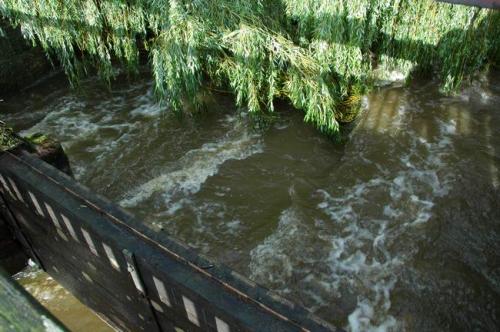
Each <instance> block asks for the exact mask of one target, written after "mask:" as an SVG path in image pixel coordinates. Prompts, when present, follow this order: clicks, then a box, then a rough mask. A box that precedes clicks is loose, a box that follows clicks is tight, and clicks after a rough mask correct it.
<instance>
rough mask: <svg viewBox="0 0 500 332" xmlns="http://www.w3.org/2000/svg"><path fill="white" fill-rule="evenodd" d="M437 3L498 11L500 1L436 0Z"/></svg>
mask: <svg viewBox="0 0 500 332" xmlns="http://www.w3.org/2000/svg"><path fill="white" fill-rule="evenodd" d="M437 1H439V2H448V3H453V4H457V5H466V6H474V7H481V8H493V9H500V0H437Z"/></svg>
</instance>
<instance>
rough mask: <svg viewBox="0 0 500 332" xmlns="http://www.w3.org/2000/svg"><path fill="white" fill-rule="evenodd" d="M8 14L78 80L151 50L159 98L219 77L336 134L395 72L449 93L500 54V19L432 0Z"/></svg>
mask: <svg viewBox="0 0 500 332" xmlns="http://www.w3.org/2000/svg"><path fill="white" fill-rule="evenodd" d="M0 13H1V15H3V16H4V17H5V18H7V19H8V20H9V21H10V22H11V23H12V24H13V25H16V26H17V25H19V26H21V29H22V32H23V34H24V36H25V37H26V38H28V39H30V40H32V41H33V43H36V44H39V45H41V47H42V48H43V49H44V50H45V51H46V52H47V54H49V56H50V57H51V58H55V59H57V60H58V62H59V63H60V64H61V65H62V67H63V68H64V70H65V72H66V73H67V75H68V76H69V77H70V79H71V81H72V82H75V81H77V80H78V78H79V77H81V76H82V75H84V74H85V73H87V71H88V69H89V68H91V67H95V68H97V70H98V72H99V73H100V75H101V76H102V77H103V78H104V79H107V80H110V79H111V78H112V76H113V72H114V71H113V70H112V69H113V61H114V60H118V61H120V62H122V63H123V64H124V65H125V66H126V68H129V69H130V70H134V69H135V68H137V66H138V62H139V53H140V50H142V49H144V50H146V51H147V52H148V54H149V58H150V65H151V67H152V72H153V74H154V78H155V82H156V85H155V86H156V91H157V93H158V95H159V96H160V98H162V99H163V100H165V101H167V102H168V103H169V105H170V106H171V108H172V109H174V110H181V109H182V102H183V100H189V101H190V102H191V103H194V104H195V105H197V106H199V104H200V102H198V98H197V96H198V95H199V92H200V91H201V90H202V89H203V86H204V85H205V84H207V82H210V84H215V85H217V86H221V87H228V88H230V89H231V91H232V92H234V94H235V96H236V101H237V103H238V104H239V105H242V106H246V108H247V109H248V111H249V112H250V113H252V114H263V113H264V114H265V113H272V112H273V111H274V108H273V101H274V100H276V99H277V98H280V99H286V100H288V101H289V102H291V103H292V104H293V105H294V106H295V107H296V108H298V109H301V110H303V111H304V113H305V121H307V122H309V123H312V124H314V125H315V126H316V127H318V128H319V129H320V130H322V131H325V132H327V133H332V134H335V133H337V132H338V130H339V121H344V120H346V118H347V117H348V114H349V107H346V105H350V104H352V102H353V96H355V95H356V94H357V93H359V92H360V91H362V90H363V88H364V87H365V86H368V85H370V83H371V82H372V81H373V80H374V79H376V78H377V77H384V76H388V75H389V74H390V73H391V72H394V71H397V72H400V73H402V74H403V75H404V77H406V78H409V77H411V75H412V73H415V72H427V73H433V74H435V75H438V76H439V78H440V79H441V81H442V87H443V90H444V91H453V90H454V89H457V88H458V87H459V86H460V84H461V83H462V81H463V80H464V79H468V78H469V77H470V76H471V75H472V74H473V73H475V72H477V71H478V70H480V69H482V68H484V66H485V65H486V64H487V63H488V61H489V60H492V59H497V60H496V61H498V58H499V56H498V54H499V50H500V46H499V44H500V24H499V22H500V19H499V17H500V14H498V13H495V12H493V11H490V10H484V9H483V10H480V9H477V8H470V7H464V6H456V5H450V4H442V3H436V2H434V1H431V0H419V1H415V0H338V1H333V0H269V1H264V0H254V1H251V0H127V1H125V0H79V1H74V0H0Z"/></svg>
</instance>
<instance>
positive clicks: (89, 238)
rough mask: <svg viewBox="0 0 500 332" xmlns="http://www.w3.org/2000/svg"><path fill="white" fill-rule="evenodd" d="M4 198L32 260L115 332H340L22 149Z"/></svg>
mask: <svg viewBox="0 0 500 332" xmlns="http://www.w3.org/2000/svg"><path fill="white" fill-rule="evenodd" d="M0 196H1V201H2V202H1V203H2V207H1V208H0V210H1V211H0V212H1V214H2V217H3V219H4V220H6V221H7V223H8V225H9V226H10V228H11V229H12V230H13V232H14V233H15V235H16V237H17V239H18V240H19V241H20V242H21V244H22V246H23V247H24V250H25V251H26V252H27V253H28V254H29V256H31V258H32V259H33V260H35V261H36V262H37V263H38V264H39V265H40V266H41V267H42V268H43V269H44V270H45V271H46V272H48V273H49V274H50V275H51V276H52V277H53V278H54V279H55V280H57V281H58V282H59V283H61V284H62V285H63V286H64V287H66V288H67V289H68V290H69V291H70V292H71V293H73V294H74V295H75V296H76V297H77V298H78V299H79V300H80V301H81V302H83V303H84V304H86V305H87V306H88V307H90V308H91V309H93V310H94V311H95V312H96V313H97V314H98V315H99V316H101V317H102V318H103V319H104V320H105V321H107V322H108V323H109V324H110V325H112V326H113V327H115V328H116V329H118V330H123V331H148V332H150V331H152V332H156V331H158V332H164V331H179V330H181V331H217V332H229V331H231V332H233V331H259V332H260V331H262V332H264V331H273V332H276V331H338V329H336V328H335V327H334V326H331V325H329V324H328V323H326V322H324V321H321V320H320V319H318V318H316V317H315V316H314V315H313V314H312V313H310V312H309V311H307V310H306V309H304V308H303V307H301V306H299V305H296V304H294V303H291V302H289V301H287V300H285V299H283V298H281V297H279V296H277V295H276V294H274V293H273V292H271V291H269V290H267V289H265V288H263V287H260V286H258V285H256V284H254V283H253V282H251V281H249V280H247V279H246V278H244V277H242V276H241V275H239V274H237V273H236V272H234V271H232V270H231V269H229V268H227V267H225V266H223V265H218V264H215V263H213V262H211V261H210V260H208V259H206V258H204V257H201V256H200V255H198V254H197V253H196V252H194V251H193V249H191V248H190V247H188V246H187V245H185V244H183V243H181V242H180V241H177V240H176V239H174V238H172V237H169V236H167V235H165V234H157V233H155V232H153V231H152V230H150V229H148V228H147V227H146V226H145V225H144V224H142V223H141V222H140V221H138V220H136V219H135V218H134V217H133V216H132V215H130V214H129V213H127V212H125V211H124V210H122V209H120V208H119V207H118V206H117V205H115V204H113V203H111V202H109V201H108V200H106V199H105V198H102V197H99V196H98V195H96V194H94V193H92V192H91V191H90V190H89V189H87V188H85V187H84V186H82V185H80V184H78V183H77V182H76V181H74V180H73V179H72V178H71V177H69V176H68V175H66V174H65V173H63V172H61V171H59V170H58V169H56V168H54V167H52V166H51V165H49V164H47V163H45V162H44V161H42V160H40V159H38V158H36V157H35V156H34V155H32V154H30V153H28V152H26V151H25V150H24V149H16V150H11V151H4V152H2V153H1V154H0Z"/></svg>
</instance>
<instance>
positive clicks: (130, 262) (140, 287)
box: [122, 249, 163, 332]
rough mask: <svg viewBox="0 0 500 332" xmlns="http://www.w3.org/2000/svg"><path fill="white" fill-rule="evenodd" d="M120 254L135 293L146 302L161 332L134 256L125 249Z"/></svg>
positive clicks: (161, 330) (160, 331) (160, 330)
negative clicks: (123, 258) (123, 257)
mask: <svg viewBox="0 0 500 332" xmlns="http://www.w3.org/2000/svg"><path fill="white" fill-rule="evenodd" d="M122 253H123V255H124V256H125V261H126V262H127V271H128V272H129V273H130V276H131V277H132V281H133V282H134V285H135V288H136V289H137V292H138V293H139V295H140V296H141V298H142V299H143V300H144V301H145V302H147V305H148V307H149V311H150V312H151V316H152V317H153V320H154V321H155V323H156V326H157V328H158V331H159V332H163V329H162V328H161V325H160V322H159V321H158V316H157V315H156V312H155V309H154V307H153V304H152V303H151V300H150V298H149V296H148V293H147V290H146V287H145V285H144V282H143V281H142V276H141V272H140V270H139V267H138V266H137V262H136V260H135V257H134V254H133V253H131V252H130V251H129V250H127V249H123V251H122Z"/></svg>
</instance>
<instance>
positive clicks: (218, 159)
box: [120, 118, 263, 214]
mask: <svg viewBox="0 0 500 332" xmlns="http://www.w3.org/2000/svg"><path fill="white" fill-rule="evenodd" d="M229 120H231V118H229ZM262 151H263V144H262V142H261V141H260V139H259V138H258V136H256V135H251V134H249V133H248V132H247V131H246V129H244V128H241V127H237V128H236V129H233V131H232V132H230V133H228V135H225V136H224V137H222V138H221V139H219V140H217V141H216V142H214V143H206V144H203V146H202V147H201V148H199V149H194V150H191V151H189V152H187V153H186V154H185V155H184V156H183V157H182V158H181V159H180V160H178V161H177V162H175V164H174V165H173V166H171V167H170V168H169V169H167V170H166V171H165V172H164V173H163V174H161V175H159V176H157V177H156V178H153V179H151V180H149V181H148V182H146V183H144V184H142V185H140V186H139V187H137V188H136V189H134V190H132V191H130V192H129V193H128V194H127V195H126V197H125V198H124V199H123V200H122V201H121V202H120V205H122V206H124V207H133V206H136V205H137V204H139V203H141V202H143V201H144V200H147V199H149V198H150V197H151V196H152V195H154V194H155V193H162V194H163V196H164V199H165V203H166V205H167V208H168V209H169V210H168V211H169V213H171V214H173V213H175V212H176V211H178V210H179V209H180V208H182V206H183V204H184V203H186V200H185V198H186V197H188V196H190V195H193V194H195V193H197V192H198V191H199V190H200V189H201V186H202V185H203V183H205V181H206V180H207V179H208V178H209V177H211V176H213V175H215V174H217V172H218V171H219V167H220V166H221V165H222V164H223V163H225V162H226V161H228V160H243V159H246V158H248V157H250V156H252V155H254V154H256V153H260V152H262Z"/></svg>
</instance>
